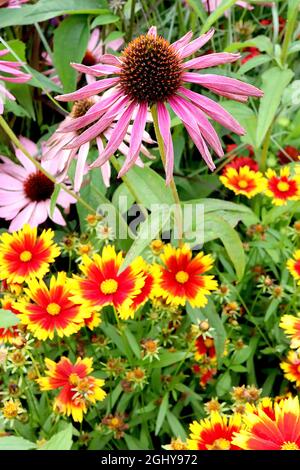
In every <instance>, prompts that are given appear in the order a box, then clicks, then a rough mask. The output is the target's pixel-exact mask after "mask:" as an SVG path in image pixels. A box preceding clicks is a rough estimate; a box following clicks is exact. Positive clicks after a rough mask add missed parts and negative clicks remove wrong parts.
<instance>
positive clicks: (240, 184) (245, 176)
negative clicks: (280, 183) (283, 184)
mask: <svg viewBox="0 0 300 470" xmlns="http://www.w3.org/2000/svg"><path fill="white" fill-rule="evenodd" d="M220 181H221V183H223V184H224V186H225V187H226V188H228V189H231V191H233V192H234V193H235V194H236V195H240V194H241V195H243V196H246V197H247V198H248V199H251V198H252V197H254V196H256V194H258V193H261V192H262V191H263V190H264V189H265V178H264V177H263V175H262V173H260V172H259V171H253V170H250V168H249V166H248V165H246V166H242V167H240V168H239V169H236V168H232V167H231V168H228V169H227V171H226V173H225V174H223V175H222V176H220Z"/></svg>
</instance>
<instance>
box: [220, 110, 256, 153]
mask: <svg viewBox="0 0 300 470" xmlns="http://www.w3.org/2000/svg"><path fill="white" fill-rule="evenodd" d="M222 107H223V108H225V109H226V111H228V112H229V113H230V114H232V115H233V117H234V118H235V119H236V120H237V121H238V122H239V123H240V124H241V126H243V127H244V128H245V130H246V132H247V134H246V135H245V136H243V137H242V138H241V140H242V141H243V143H246V144H250V145H252V146H255V143H256V130H257V117H256V115H255V113H254V112H253V111H252V109H250V108H249V107H248V106H247V105H246V104H244V103H238V102H234V101H222Z"/></svg>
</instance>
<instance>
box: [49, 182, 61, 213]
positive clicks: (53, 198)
mask: <svg viewBox="0 0 300 470" xmlns="http://www.w3.org/2000/svg"><path fill="white" fill-rule="evenodd" d="M59 193H60V186H59V184H56V185H55V188H54V191H53V193H52V196H51V199H50V217H53V213H54V209H55V207H56V202H57V198H58V196H59Z"/></svg>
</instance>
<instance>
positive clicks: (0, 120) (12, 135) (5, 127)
mask: <svg viewBox="0 0 300 470" xmlns="http://www.w3.org/2000/svg"><path fill="white" fill-rule="evenodd" d="M0 126H1V127H2V129H3V130H4V132H5V133H6V134H7V136H8V137H9V138H10V140H11V141H12V142H13V143H14V144H15V146H16V147H18V148H19V149H20V150H21V151H22V152H23V153H24V155H26V157H27V158H28V159H29V160H30V161H31V162H32V163H33V164H34V166H35V167H36V168H37V169H38V170H39V171H40V172H41V173H43V174H44V175H45V176H47V178H48V179H49V180H50V181H52V183H54V184H55V185H57V186H59V187H60V188H61V189H63V190H64V191H65V192H66V193H68V194H69V195H70V196H72V197H73V198H74V199H76V201H77V202H78V203H79V204H81V205H82V206H84V207H85V208H86V209H87V210H88V211H89V212H90V213H91V214H96V211H95V209H94V208H93V207H92V206H90V205H89V204H88V203H87V202H86V201H84V200H83V199H82V198H81V197H80V196H78V194H76V193H74V191H72V190H71V189H69V188H68V187H67V186H66V185H65V184H63V183H58V182H57V181H56V179H55V176H53V175H51V173H48V171H47V170H45V168H43V167H42V165H41V164H40V163H39V162H38V161H37V160H36V159H35V158H34V157H32V156H31V155H30V153H29V152H28V151H27V150H26V148H25V147H24V145H22V143H21V142H20V140H19V139H18V137H17V136H16V134H15V133H14V132H13V130H12V129H11V128H10V127H9V125H8V124H7V122H6V121H5V120H4V119H3V117H2V116H0Z"/></svg>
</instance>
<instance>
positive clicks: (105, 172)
mask: <svg viewBox="0 0 300 470" xmlns="http://www.w3.org/2000/svg"><path fill="white" fill-rule="evenodd" d="M100 170H101V173H102V178H103V183H104V185H105V186H106V187H107V188H109V185H110V177H111V168H110V163H109V161H107V162H105V163H104V164H103V165H102V166H100Z"/></svg>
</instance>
